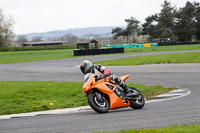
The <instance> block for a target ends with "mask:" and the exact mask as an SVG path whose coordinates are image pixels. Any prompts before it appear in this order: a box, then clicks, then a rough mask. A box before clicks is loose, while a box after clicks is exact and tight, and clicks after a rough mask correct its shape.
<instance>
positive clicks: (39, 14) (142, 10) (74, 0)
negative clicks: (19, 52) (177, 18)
mask: <svg viewBox="0 0 200 133" xmlns="http://www.w3.org/2000/svg"><path fill="white" fill-rule="evenodd" d="M187 1H191V2H193V1H194V0H170V2H171V3H172V5H176V7H178V8H179V7H183V6H185V3H186V2H187ZM195 1H197V2H198V1H199V0H195ZM163 2H164V0H0V9H1V10H3V12H4V14H5V15H7V16H9V15H10V16H12V17H13V19H14V21H15V25H14V27H13V30H14V32H15V34H25V33H32V32H46V31H51V30H65V29H71V28H83V27H84V28H85V27H97V26H124V25H126V23H125V22H124V20H125V19H126V18H130V17H131V16H132V17H135V18H136V19H137V20H139V21H141V22H144V20H145V18H146V17H148V16H150V15H152V14H155V13H159V12H160V10H161V4H163Z"/></svg>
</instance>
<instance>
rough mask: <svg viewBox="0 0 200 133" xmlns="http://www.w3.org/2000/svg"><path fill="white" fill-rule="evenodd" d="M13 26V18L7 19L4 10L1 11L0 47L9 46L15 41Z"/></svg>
mask: <svg viewBox="0 0 200 133" xmlns="http://www.w3.org/2000/svg"><path fill="white" fill-rule="evenodd" d="M13 24H14V21H13V19H12V18H11V17H6V16H5V15H4V14H3V12H2V10H0V47H1V46H6V45H8V44H9V43H10V42H11V40H12V39H13V37H14V33H13V31H12V27H13Z"/></svg>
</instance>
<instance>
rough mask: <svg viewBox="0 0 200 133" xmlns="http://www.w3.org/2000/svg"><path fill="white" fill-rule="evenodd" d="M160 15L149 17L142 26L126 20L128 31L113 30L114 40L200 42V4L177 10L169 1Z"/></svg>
mask: <svg viewBox="0 0 200 133" xmlns="http://www.w3.org/2000/svg"><path fill="white" fill-rule="evenodd" d="M161 6H162V9H161V11H160V13H157V14H153V15H151V16H148V17H147V18H146V19H145V23H143V24H141V25H142V27H141V26H140V21H138V20H137V19H136V18H134V17H131V18H130V19H126V20H125V22H127V27H126V29H122V28H120V27H117V28H115V29H113V30H112V34H114V38H115V39H117V38H119V37H121V36H124V37H126V38H127V43H129V42H130V41H131V42H137V38H139V37H138V36H141V35H143V36H146V37H147V36H148V37H147V38H146V40H147V41H152V40H154V39H158V38H166V39H169V40H168V41H180V42H190V41H200V3H199V2H193V3H191V2H189V1H188V2H186V4H185V6H184V7H182V8H180V9H177V8H176V6H172V5H171V3H170V2H169V1H167V0H165V1H164V3H163V4H162V5H161Z"/></svg>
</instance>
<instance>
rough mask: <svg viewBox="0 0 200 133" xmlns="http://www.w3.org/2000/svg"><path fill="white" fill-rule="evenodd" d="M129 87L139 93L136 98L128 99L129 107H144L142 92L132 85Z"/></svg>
mask: <svg viewBox="0 0 200 133" xmlns="http://www.w3.org/2000/svg"><path fill="white" fill-rule="evenodd" d="M129 88H130V89H132V90H135V91H137V92H138V93H139V94H140V95H139V96H138V97H137V99H131V100H129V101H130V107H131V108H134V109H141V108H143V107H144V105H145V101H144V96H143V95H142V93H141V92H140V91H139V90H137V89H136V88H134V87H129Z"/></svg>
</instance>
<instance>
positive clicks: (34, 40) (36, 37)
mask: <svg viewBox="0 0 200 133" xmlns="http://www.w3.org/2000/svg"><path fill="white" fill-rule="evenodd" d="M31 41H32V42H42V41H43V40H42V37H41V36H34V37H33V38H32V40H31Z"/></svg>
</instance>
